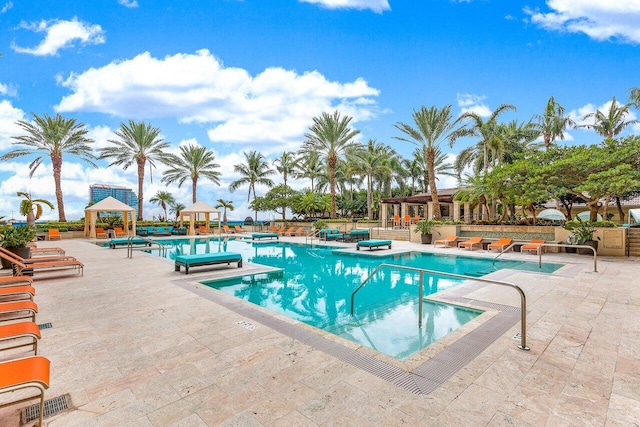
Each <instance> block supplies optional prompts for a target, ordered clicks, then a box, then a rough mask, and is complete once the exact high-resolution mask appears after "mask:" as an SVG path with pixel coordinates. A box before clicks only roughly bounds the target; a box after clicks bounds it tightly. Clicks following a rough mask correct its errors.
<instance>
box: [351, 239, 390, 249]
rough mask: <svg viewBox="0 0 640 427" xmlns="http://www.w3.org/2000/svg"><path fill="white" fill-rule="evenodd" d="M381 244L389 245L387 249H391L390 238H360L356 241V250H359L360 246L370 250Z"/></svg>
mask: <svg viewBox="0 0 640 427" xmlns="http://www.w3.org/2000/svg"><path fill="white" fill-rule="evenodd" d="M381 246H389V249H391V240H360V241H359V242H358V243H356V250H360V247H363V248H369V250H371V249H373V248H379V247H381Z"/></svg>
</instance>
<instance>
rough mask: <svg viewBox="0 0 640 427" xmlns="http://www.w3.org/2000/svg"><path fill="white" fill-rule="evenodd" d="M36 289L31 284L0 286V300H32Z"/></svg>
mask: <svg viewBox="0 0 640 427" xmlns="http://www.w3.org/2000/svg"><path fill="white" fill-rule="evenodd" d="M35 294H36V290H35V289H34V287H33V286H31V285H20V286H7V287H4V288H0V299H1V300H2V301H21V300H29V301H33V297H34V296H35Z"/></svg>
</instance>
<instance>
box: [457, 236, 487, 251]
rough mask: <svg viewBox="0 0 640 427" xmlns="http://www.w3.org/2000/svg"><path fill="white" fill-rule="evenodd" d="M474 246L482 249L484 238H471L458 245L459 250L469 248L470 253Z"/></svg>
mask: <svg viewBox="0 0 640 427" xmlns="http://www.w3.org/2000/svg"><path fill="white" fill-rule="evenodd" d="M474 246H477V247H482V237H470V238H469V240H465V241H464V242H460V243H458V248H460V249H462V248H467V249H469V250H470V251H472V250H473V247H474Z"/></svg>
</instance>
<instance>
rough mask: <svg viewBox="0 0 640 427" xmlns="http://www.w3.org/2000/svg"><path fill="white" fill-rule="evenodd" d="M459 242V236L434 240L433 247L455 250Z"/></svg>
mask: <svg viewBox="0 0 640 427" xmlns="http://www.w3.org/2000/svg"><path fill="white" fill-rule="evenodd" d="M457 241H458V236H447V237H445V238H444V239H438V240H434V241H433V247H434V248H435V247H436V245H442V247H443V248H454V247H455V246H456V242H457Z"/></svg>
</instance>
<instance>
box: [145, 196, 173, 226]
mask: <svg viewBox="0 0 640 427" xmlns="http://www.w3.org/2000/svg"><path fill="white" fill-rule="evenodd" d="M149 201H150V202H151V203H155V204H157V205H159V206H160V207H161V208H162V210H163V211H164V220H165V221H166V220H167V218H169V217H168V216H167V206H171V205H172V204H174V203H175V202H176V200H175V199H174V198H173V196H172V195H171V193H169V192H168V191H158V192H157V193H156V195H155V196H153V197H152V198H151V199H149Z"/></svg>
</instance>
